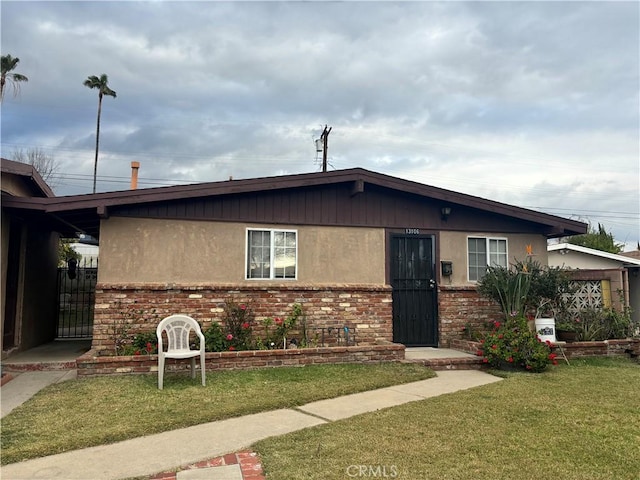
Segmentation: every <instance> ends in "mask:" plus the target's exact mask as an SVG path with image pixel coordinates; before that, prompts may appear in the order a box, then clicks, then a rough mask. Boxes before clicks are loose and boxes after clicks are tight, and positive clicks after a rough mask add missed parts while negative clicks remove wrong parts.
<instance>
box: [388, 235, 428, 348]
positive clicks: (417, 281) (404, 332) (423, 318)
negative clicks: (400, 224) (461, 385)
mask: <svg viewBox="0 0 640 480" xmlns="http://www.w3.org/2000/svg"><path fill="white" fill-rule="evenodd" d="M433 256H434V255H433V237H431V236H428V237H422V236H408V235H393V236H392V237H391V286H392V287H393V294H392V295H393V341H394V342H396V343H402V344H404V345H408V346H430V347H437V346H438V322H437V318H438V316H437V288H436V281H435V275H434V262H433Z"/></svg>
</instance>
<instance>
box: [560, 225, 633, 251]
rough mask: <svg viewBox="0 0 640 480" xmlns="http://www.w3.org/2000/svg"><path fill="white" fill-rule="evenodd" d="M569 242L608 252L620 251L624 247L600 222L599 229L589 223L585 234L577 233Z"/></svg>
mask: <svg viewBox="0 0 640 480" xmlns="http://www.w3.org/2000/svg"><path fill="white" fill-rule="evenodd" d="M567 242H568V243H572V244H573V245H580V246H582V247H587V248H593V249H594V250H601V251H603V252H608V253H620V252H621V251H622V249H623V248H624V245H623V244H621V243H616V241H615V240H614V238H613V235H612V234H611V233H610V232H607V231H606V229H605V228H604V225H601V224H600V223H598V229H597V230H596V229H595V228H593V226H592V225H591V224H589V230H588V231H587V233H585V234H584V235H575V236H573V237H569V238H568V239H567Z"/></svg>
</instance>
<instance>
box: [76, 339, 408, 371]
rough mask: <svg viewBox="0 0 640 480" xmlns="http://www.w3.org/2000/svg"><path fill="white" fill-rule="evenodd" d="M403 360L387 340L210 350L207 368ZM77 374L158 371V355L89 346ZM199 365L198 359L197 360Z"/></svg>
mask: <svg viewBox="0 0 640 480" xmlns="http://www.w3.org/2000/svg"><path fill="white" fill-rule="evenodd" d="M401 360H404V345H398V344H394V343H386V344H384V345H369V346H358V347H326V348H300V349H290V350H248V351H241V352H208V353H207V354H206V358H205V370H207V371H216V370H240V369H242V370H246V369H250V368H266V367H287V366H299V367H302V366H304V365H313V364H324V363H331V364H335V363H381V362H398V361H401ZM76 364H77V370H78V377H81V378H88V377H95V376H105V375H129V374H147V373H154V372H157V371H158V356H157V355H135V356H123V357H116V356H105V355H99V354H98V352H96V351H95V350H90V351H89V352H87V353H85V354H84V355H82V356H81V357H79V358H78V359H77V360H76ZM196 364H197V365H199V361H197V362H196ZM190 365H191V363H190V361H189V360H175V359H171V358H168V359H167V360H166V364H165V371H166V372H180V371H184V372H186V371H187V370H188V369H190V368H191V367H190Z"/></svg>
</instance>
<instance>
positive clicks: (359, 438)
mask: <svg viewBox="0 0 640 480" xmlns="http://www.w3.org/2000/svg"><path fill="white" fill-rule="evenodd" d="M506 376H507V379H506V380H505V381H502V382H499V383H494V384H490V385H485V386H482V387H478V388H474V389H471V390H466V391H461V392H458V393H453V394H449V395H443V396H441V397H435V398H431V399H428V400H424V401H419V402H414V403H409V404H406V405H403V406H399V407H395V408H391V409H386V410H382V411H378V412H375V413H370V414H364V415H360V416H358V417H354V418H351V419H346V420H342V421H339V422H334V423H331V424H327V425H322V426H319V427H315V428H311V429H306V430H302V431H299V432H294V433H291V434H288V435H284V436H281V437H276V438H270V439H266V440H263V441H260V442H258V443H257V444H256V445H255V446H254V447H255V450H256V451H257V452H258V453H259V454H260V456H261V457H262V464H263V467H264V469H265V473H266V475H267V478H268V479H274V480H293V479H305V480H313V479H322V480H331V479H347V478H399V479H406V480H417V479H434V480H435V479H438V480H439V479H450V480H454V479H464V480H468V479H473V480H482V479H505V480H506V479H509V480H512V479H515V480H528V479H532V480H539V479H543V478H545V479H546V478H553V479H563V480H590V479H603V480H604V479H606V480H610V479H618V480H626V479H629V480H632V479H633V480H638V478H640V476H639V475H640V473H639V472H640V365H638V364H637V363H633V362H631V361H629V360H625V359H589V360H582V361H581V360H572V365H571V366H558V367H553V368H550V369H549V370H548V371H547V372H546V373H543V374H529V373H514V374H508V375H506Z"/></svg>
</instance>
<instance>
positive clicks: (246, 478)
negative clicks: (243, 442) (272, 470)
mask: <svg viewBox="0 0 640 480" xmlns="http://www.w3.org/2000/svg"><path fill="white" fill-rule="evenodd" d="M224 465H240V471H241V472H242V479H243V480H264V473H263V471H262V463H261V462H260V457H258V454H257V453H255V452H253V451H251V450H242V451H240V452H237V453H228V454H227V455H222V456H220V457H215V458H211V459H209V460H203V461H201V462H196V463H192V464H190V465H186V466H184V467H181V468H178V469H177V471H166V472H162V473H158V474H156V475H152V476H150V477H148V480H176V477H177V473H178V472H181V471H184V470H195V469H199V468H211V467H221V466H224Z"/></svg>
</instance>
